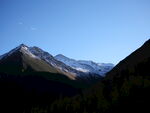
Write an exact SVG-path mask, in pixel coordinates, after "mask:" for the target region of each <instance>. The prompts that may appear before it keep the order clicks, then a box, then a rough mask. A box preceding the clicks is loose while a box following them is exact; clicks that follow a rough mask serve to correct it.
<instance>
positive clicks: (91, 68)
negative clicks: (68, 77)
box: [55, 54, 114, 76]
mask: <svg viewBox="0 0 150 113" xmlns="http://www.w3.org/2000/svg"><path fill="white" fill-rule="evenodd" d="M55 59H57V60H59V61H61V62H63V63H65V64H66V65H68V66H70V67H72V68H74V69H76V70H78V71H81V72H84V73H94V74H98V75H101V76H104V75H105V74H106V73H107V72H109V71H110V70H111V69H112V68H113V67H114V65H113V64H111V63H95V62H93V61H85V60H74V59H70V58H68V57H66V56H64V55H62V54H59V55H56V56H55Z"/></svg>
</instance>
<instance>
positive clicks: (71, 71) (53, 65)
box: [0, 44, 114, 80]
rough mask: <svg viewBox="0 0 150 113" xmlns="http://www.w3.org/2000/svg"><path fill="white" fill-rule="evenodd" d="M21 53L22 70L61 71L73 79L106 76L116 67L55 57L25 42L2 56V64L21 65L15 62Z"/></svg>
mask: <svg viewBox="0 0 150 113" xmlns="http://www.w3.org/2000/svg"><path fill="white" fill-rule="evenodd" d="M19 55H20V57H21V58H20V63H22V64H20V65H22V66H20V67H22V69H21V70H20V71H22V70H24V71H27V69H29V68H30V69H32V70H34V71H39V72H51V73H60V74H64V75H66V76H67V77H69V78H70V79H72V80H75V79H76V78H77V77H82V76H84V77H88V75H89V74H90V75H93V76H94V75H95V76H97V75H99V76H104V75H105V74H106V73H107V72H108V71H110V70H111V69H112V68H113V67H114V65H113V64H105V63H101V64H98V63H95V62H92V61H76V60H73V59H70V58H67V57H65V56H64V55H56V56H55V57H53V56H52V55H51V54H49V53H48V52H45V51H44V50H42V49H40V48H38V47H28V46H26V45H24V44H21V45H19V46H18V47H16V48H15V49H12V50H11V51H9V52H8V53H6V54H4V55H2V56H0V64H2V65H4V64H8V63H10V62H12V67H13V65H15V66H16V65H19V63H17V64H14V63H15V60H19V58H18V59H17V57H19ZM18 62H19V61H18ZM9 66H10V65H9ZM3 67H4V66H3Z"/></svg>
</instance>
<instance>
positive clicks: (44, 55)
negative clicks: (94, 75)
mask: <svg viewBox="0 0 150 113" xmlns="http://www.w3.org/2000/svg"><path fill="white" fill-rule="evenodd" d="M16 52H21V53H22V54H23V55H25V56H27V57H30V58H32V59H36V61H34V62H37V61H42V64H44V63H46V64H48V65H49V67H51V68H52V69H51V70H55V72H58V73H61V74H64V75H67V76H68V77H69V78H71V79H76V77H77V76H80V75H84V73H82V72H80V71H77V70H75V69H73V68H71V67H70V66H67V65H66V64H64V63H63V62H60V61H58V60H56V59H55V58H54V57H53V56H52V55H51V54H49V53H48V52H45V51H44V50H42V49H40V48H38V47H35V46H34V47H28V46H26V45H24V44H21V45H19V46H18V47H16V48H15V49H12V50H11V51H9V52H8V53H6V54H4V55H2V56H0V61H1V60H3V59H6V58H8V57H9V56H11V55H13V54H14V53H16ZM46 64H45V65H46ZM37 67H38V66H37ZM39 67H40V66H39ZM34 68H36V66H34ZM47 68H48V67H47ZM38 71H40V69H38ZM41 71H45V70H41ZM52 72H54V71H52Z"/></svg>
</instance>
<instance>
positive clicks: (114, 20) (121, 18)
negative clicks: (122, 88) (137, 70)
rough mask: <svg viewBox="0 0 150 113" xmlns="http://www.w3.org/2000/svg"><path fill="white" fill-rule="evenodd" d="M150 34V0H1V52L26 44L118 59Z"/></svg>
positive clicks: (97, 58)
mask: <svg viewBox="0 0 150 113" xmlns="http://www.w3.org/2000/svg"><path fill="white" fill-rule="evenodd" d="M149 37H150V0H0V54H3V53H5V52H8V51H9V50H10V49H12V48H14V47H16V46H18V45H19V44H21V43H24V44H26V45H28V46H38V47H40V48H42V49H43V50H46V51H48V52H49V53H50V54H52V55H56V54H59V53H61V54H64V55H65V56H68V57H71V58H74V59H77V60H79V59H81V60H83V59H84V60H93V61H96V62H106V63H107V62H111V63H114V64H116V63H118V62H119V61H120V60H122V59H123V58H125V57H126V56H127V55H129V54H130V53H131V52H133V51H134V50H136V49H137V48H138V47H140V46H141V45H142V44H143V43H144V42H145V41H146V40H147V39H149Z"/></svg>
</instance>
